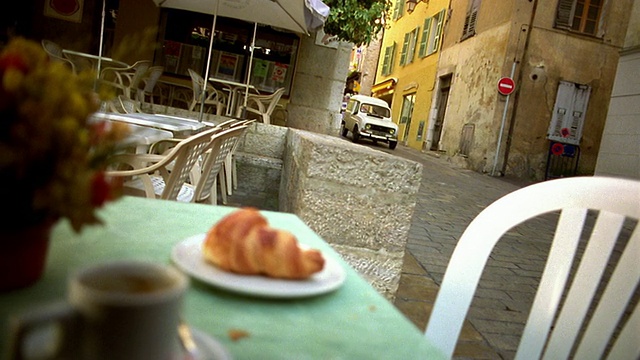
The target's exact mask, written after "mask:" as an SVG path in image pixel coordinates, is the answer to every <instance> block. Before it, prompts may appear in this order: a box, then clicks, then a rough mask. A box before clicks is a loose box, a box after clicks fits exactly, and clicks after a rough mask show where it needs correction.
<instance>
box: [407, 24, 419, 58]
mask: <svg viewBox="0 0 640 360" xmlns="http://www.w3.org/2000/svg"><path fill="white" fill-rule="evenodd" d="M419 33H420V27H419V26H418V27H417V28H415V29H413V31H412V32H410V33H409V49H408V50H407V58H406V59H405V64H411V63H412V62H413V58H414V57H415V55H416V44H417V43H418V34H419Z"/></svg>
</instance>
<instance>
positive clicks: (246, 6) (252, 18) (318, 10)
mask: <svg viewBox="0 0 640 360" xmlns="http://www.w3.org/2000/svg"><path fill="white" fill-rule="evenodd" d="M153 1H154V2H155V3H156V5H158V6H160V7H167V8H173V9H181V10H189V11H195V12H199V13H204V14H211V15H213V24H212V27H211V37H210V41H209V54H208V56H207V66H206V70H205V75H204V78H205V81H207V79H209V71H210V62H211V53H212V51H213V38H214V36H213V35H214V34H215V29H216V19H217V17H218V16H223V17H228V18H234V19H240V20H245V21H249V22H252V23H254V31H253V39H252V41H251V46H250V48H249V52H250V57H249V76H247V82H246V84H245V97H244V104H243V109H244V108H246V107H247V96H248V94H249V83H250V76H251V64H252V60H253V50H254V46H255V38H256V28H257V24H258V23H260V24H265V25H270V26H274V27H277V28H281V29H286V30H290V31H293V32H296V33H301V34H305V35H308V34H309V31H315V30H317V29H319V28H321V27H322V25H323V24H324V21H325V20H326V18H327V16H328V15H329V7H328V6H327V5H325V4H324V3H323V2H322V1H321V0H153ZM205 88H206V87H205ZM202 96H203V101H201V107H200V120H202V113H203V111H204V92H203V93H202Z"/></svg>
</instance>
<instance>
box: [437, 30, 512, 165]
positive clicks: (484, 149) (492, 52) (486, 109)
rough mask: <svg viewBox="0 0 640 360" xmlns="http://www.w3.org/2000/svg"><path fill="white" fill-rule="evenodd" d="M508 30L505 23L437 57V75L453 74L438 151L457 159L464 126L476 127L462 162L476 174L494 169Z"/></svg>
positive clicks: (502, 105) (503, 102)
mask: <svg viewBox="0 0 640 360" xmlns="http://www.w3.org/2000/svg"><path fill="white" fill-rule="evenodd" d="M510 29H511V27H510V26H509V24H507V23H505V24H503V25H502V26H497V27H493V28H491V29H488V30H486V31H484V32H482V33H481V34H478V35H477V36H475V37H473V38H470V39H467V40H465V41H464V46H455V47H452V48H449V49H447V50H446V51H443V52H442V54H441V58H440V66H439V73H438V76H444V75H447V74H449V73H451V74H452V75H453V79H452V84H451V93H450V96H449V102H448V106H447V109H446V117H445V120H444V125H443V130H442V134H441V137H440V150H442V151H444V152H445V153H446V154H447V155H448V156H456V155H457V154H458V152H459V143H460V136H461V131H462V128H463V126H464V125H466V124H473V125H475V131H474V139H473V148H472V151H471V153H470V154H469V157H468V159H466V161H465V162H466V163H467V164H468V166H470V167H471V168H473V169H474V170H476V171H482V172H488V171H490V170H491V167H492V166H493V160H494V154H495V150H496V149H497V141H498V130H499V128H500V122H501V119H502V112H503V109H504V106H505V101H504V97H503V96H502V95H500V94H498V92H497V80H498V79H499V78H501V77H503V76H508V75H509V72H508V71H509V70H506V68H505V56H506V51H507V45H508V43H507V41H506V39H507V38H508V36H509V31H510Z"/></svg>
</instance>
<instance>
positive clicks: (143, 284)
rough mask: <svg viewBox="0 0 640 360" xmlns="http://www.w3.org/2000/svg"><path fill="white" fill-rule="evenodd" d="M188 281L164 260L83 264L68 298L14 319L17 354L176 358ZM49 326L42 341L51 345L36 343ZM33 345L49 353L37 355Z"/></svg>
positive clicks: (70, 284) (73, 277)
mask: <svg viewBox="0 0 640 360" xmlns="http://www.w3.org/2000/svg"><path fill="white" fill-rule="evenodd" d="M188 285H189V281H188V278H187V277H186V276H185V275H184V274H182V273H181V272H179V271H178V270H176V269H175V268H173V267H171V266H167V265H162V264H155V263H148V262H142V261H117V262H110V263H105V264H99V265H95V266H90V267H86V268H82V269H80V270H78V271H75V272H74V273H73V274H71V276H70V277H69V280H68V287H67V300H66V301H65V302H63V303H59V304H53V305H51V306H48V307H46V308H41V309H37V310H35V311H33V312H29V313H25V314H23V315H22V316H18V317H17V318H16V319H14V322H13V326H14V327H13V329H12V330H13V331H12V334H13V337H12V342H11V344H12V345H11V349H12V353H13V355H14V358H20V359H25V358H29V357H30V356H33V357H36V358H46V359H153V360H162V359H167V360H173V359H176V358H177V357H178V354H180V346H179V342H178V335H177V329H178V324H179V321H180V312H181V308H182V299H183V297H184V294H185V292H186V289H187V287H188ZM52 325H53V326H52ZM47 326H48V327H49V328H52V329H55V330H56V331H50V334H49V336H48V337H47V339H46V341H45V340H41V342H42V341H44V342H45V343H46V344H42V343H41V344H36V345H33V344H34V342H36V340H34V337H35V338H36V339H37V337H38V335H37V333H38V331H37V330H38V329H42V328H46V327H47ZM52 334H55V335H52ZM40 337H42V336H40ZM30 343H31V344H32V345H31V346H29V344H30ZM34 346H35V347H41V348H42V349H48V352H44V353H42V351H40V353H37V352H38V351H36V354H35V355H34V354H33V352H34V351H33V349H31V350H29V349H30V348H33V347H34ZM29 352H31V354H29ZM25 353H26V354H25Z"/></svg>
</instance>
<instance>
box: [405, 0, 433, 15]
mask: <svg viewBox="0 0 640 360" xmlns="http://www.w3.org/2000/svg"><path fill="white" fill-rule="evenodd" d="M420 1H424V2H425V3H427V4H429V0H407V12H408V13H409V14H411V13H412V12H413V10H415V9H416V5H418V3H419V2H420Z"/></svg>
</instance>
